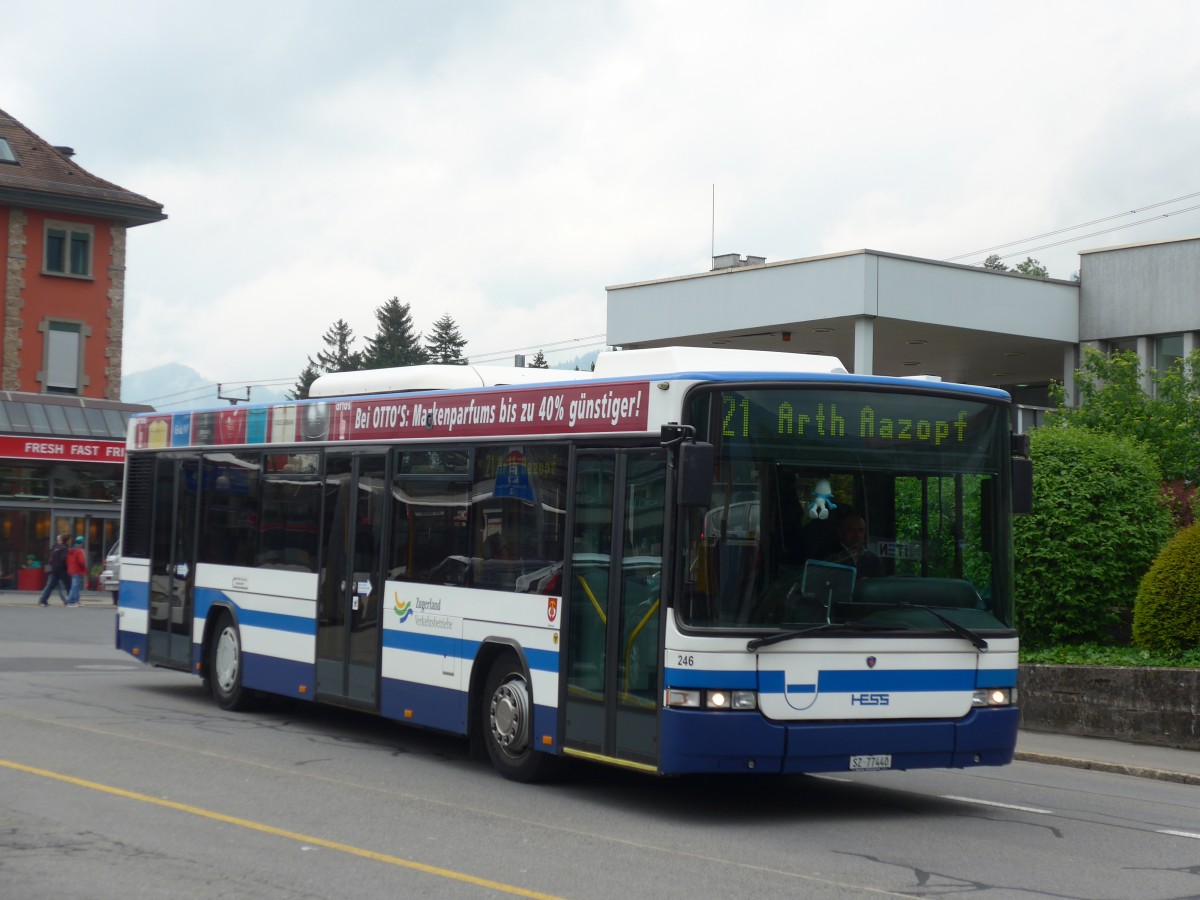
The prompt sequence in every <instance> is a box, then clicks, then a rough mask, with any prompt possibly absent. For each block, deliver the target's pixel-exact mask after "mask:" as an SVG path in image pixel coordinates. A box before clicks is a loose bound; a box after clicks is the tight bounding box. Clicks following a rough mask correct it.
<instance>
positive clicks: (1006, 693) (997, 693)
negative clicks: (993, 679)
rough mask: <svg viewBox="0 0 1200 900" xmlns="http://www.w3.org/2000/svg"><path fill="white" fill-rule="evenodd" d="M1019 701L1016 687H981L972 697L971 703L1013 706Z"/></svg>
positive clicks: (975, 704) (974, 704)
mask: <svg viewBox="0 0 1200 900" xmlns="http://www.w3.org/2000/svg"><path fill="white" fill-rule="evenodd" d="M1016 702H1017V689H1016V688H980V689H979V690H977V691H975V693H974V695H972V697H971V705H972V706H975V707H980V706H1012V705H1013V704H1014V703H1016Z"/></svg>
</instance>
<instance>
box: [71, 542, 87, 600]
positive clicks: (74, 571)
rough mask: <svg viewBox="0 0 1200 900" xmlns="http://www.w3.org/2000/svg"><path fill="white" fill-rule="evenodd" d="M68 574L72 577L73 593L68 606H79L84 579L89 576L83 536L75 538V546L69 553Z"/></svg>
mask: <svg viewBox="0 0 1200 900" xmlns="http://www.w3.org/2000/svg"><path fill="white" fill-rule="evenodd" d="M67 574H68V575H70V576H71V593H70V595H69V596H68V597H67V606H79V594H80V592H81V591H82V590H83V578H84V576H85V575H87V554H86V553H85V552H84V551H83V535H80V536H79V537H77V538H75V546H74V547H72V548H71V549H70V550H68V551H67Z"/></svg>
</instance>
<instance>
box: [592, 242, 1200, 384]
mask: <svg viewBox="0 0 1200 900" xmlns="http://www.w3.org/2000/svg"><path fill="white" fill-rule="evenodd" d="M607 292H608V343H609V344H611V345H613V346H618V347H622V348H626V349H633V348H638V347H655V346H665V345H668V344H685V345H694V346H728V347H738V348H744V349H757V350H777V351H785V352H793V353H821V354H827V355H831V356H837V357H839V358H840V359H841V360H842V362H843V363H844V364H845V365H846V367H847V368H848V369H849V370H850V371H852V372H856V373H860V374H874V375H935V376H938V377H940V378H942V379H943V380H945V381H953V382H960V383H965V384H979V385H988V386H992V387H1000V388H1004V389H1005V390H1008V391H1009V392H1010V393H1011V394H1012V395H1013V397H1014V398H1015V399H1016V400H1017V401H1018V403H1022V404H1028V405H1032V406H1044V405H1046V404H1047V403H1048V395H1047V389H1048V386H1049V384H1050V382H1051V381H1057V382H1061V383H1063V384H1065V385H1066V386H1067V389H1068V393H1069V392H1070V390H1071V387H1072V386H1073V376H1074V371H1075V368H1076V366H1077V365H1078V361H1079V352H1080V348H1081V347H1082V346H1095V347H1097V348H1099V349H1106V350H1107V349H1135V350H1137V351H1138V352H1139V354H1140V355H1141V358H1142V364H1143V367H1145V368H1150V367H1165V365H1168V364H1169V363H1170V362H1171V361H1172V360H1173V359H1174V358H1177V357H1179V356H1186V355H1187V354H1188V353H1190V352H1191V351H1192V350H1194V349H1196V347H1197V334H1198V333H1200V238H1184V239H1180V240H1175V241H1159V242H1154V243H1147V244H1136V245H1126V246H1121V247H1111V248H1104V249H1098V250H1092V251H1087V252H1086V253H1084V254H1082V265H1081V268H1080V279H1079V281H1063V280H1059V279H1054V278H1030V277H1027V276H1024V275H1020V274H1017V273H1012V272H1001V271H995V270H992V269H985V268H979V267H974V266H964V265H958V264H955V263H945V262H939V261H936V260H930V259H921V258H919V257H912V256H903V255H900V254H895V253H886V252H881V251H877V250H853V251H849V252H845V253H835V254H829V255H824V256H816V257H808V258H803V259H793V260H785V261H781V262H767V261H766V260H765V259H763V258H762V257H754V256H749V257H742V256H741V255H739V254H726V255H724V256H718V257H714V259H713V268H712V270H711V271H708V272H702V273H698V274H693V275H682V276H675V277H669V278H662V279H656V280H652V281H641V282H636V283H632V284H618V285H613V286H611V287H609V288H607Z"/></svg>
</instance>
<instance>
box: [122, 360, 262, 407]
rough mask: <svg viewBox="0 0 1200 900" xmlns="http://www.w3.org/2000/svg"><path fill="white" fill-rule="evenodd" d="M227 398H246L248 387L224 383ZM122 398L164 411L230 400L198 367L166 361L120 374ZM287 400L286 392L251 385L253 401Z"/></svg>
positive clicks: (210, 405) (219, 403) (216, 403)
mask: <svg viewBox="0 0 1200 900" xmlns="http://www.w3.org/2000/svg"><path fill="white" fill-rule="evenodd" d="M221 392H222V393H223V394H224V395H225V397H226V398H228V397H238V398H239V399H241V398H245V396H246V388H245V386H244V385H239V386H238V387H237V388H230V387H227V386H222V388H221ZM121 399H122V400H123V401H124V402H126V403H145V404H147V405H148V406H153V407H154V408H155V409H158V410H163V411H172V410H175V411H177V410H185V409H204V408H207V407H212V406H221V405H223V404H224V403H226V402H228V400H227V399H226V400H223V399H221V398H220V397H218V396H217V383H216V382H215V381H210V380H209V379H207V378H205V377H204V376H203V375H201V374H200V373H199V372H197V371H196V370H195V369H193V368H190V367H188V366H185V365H182V364H180V363H167V364H165V365H161V366H155V367H154V368H153V369H146V370H144V371H142V372H128V373H126V374H124V375H123V376H122V377H121ZM285 399H286V395H285V393H284V392H283V391H275V390H271V389H270V388H264V387H251V390H250V400H251V402H252V403H279V402H281V401H283V400H285Z"/></svg>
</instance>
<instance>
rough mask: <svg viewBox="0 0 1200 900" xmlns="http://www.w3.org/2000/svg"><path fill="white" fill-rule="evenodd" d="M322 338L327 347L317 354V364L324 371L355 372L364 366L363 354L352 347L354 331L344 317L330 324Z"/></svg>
mask: <svg viewBox="0 0 1200 900" xmlns="http://www.w3.org/2000/svg"><path fill="white" fill-rule="evenodd" d="M322 340H323V341H324V342H325V348H326V349H324V350H322V351H321V352H320V353H318V354H317V366H318V368H319V369H320V370H321V371H322V372H354V371H356V370H358V369H361V368H362V354H361V353H359V352H358V351H357V350H351V349H350V346H351V344H353V343H354V332H353V331H351V330H350V326H349V325H347V324H346V322H345V320H344V319H338V320H337V321H336V322H334V323H333V324H332V325H330V326H329V330H328V331H326V332H325V334H324V336H323V337H322Z"/></svg>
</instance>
